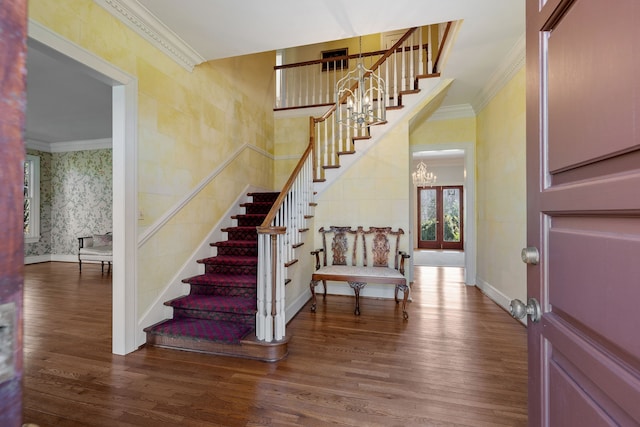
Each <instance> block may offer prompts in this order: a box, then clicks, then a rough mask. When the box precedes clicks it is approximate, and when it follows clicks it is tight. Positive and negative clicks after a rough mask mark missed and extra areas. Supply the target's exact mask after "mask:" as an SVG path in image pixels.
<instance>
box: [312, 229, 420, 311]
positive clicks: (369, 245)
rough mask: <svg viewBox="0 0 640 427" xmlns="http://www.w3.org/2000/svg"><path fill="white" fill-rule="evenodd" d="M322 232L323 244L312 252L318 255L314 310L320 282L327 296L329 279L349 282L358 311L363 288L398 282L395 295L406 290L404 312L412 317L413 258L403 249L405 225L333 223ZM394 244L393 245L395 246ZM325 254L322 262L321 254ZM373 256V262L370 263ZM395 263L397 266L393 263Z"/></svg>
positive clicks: (396, 299)
mask: <svg viewBox="0 0 640 427" xmlns="http://www.w3.org/2000/svg"><path fill="white" fill-rule="evenodd" d="M318 231H319V233H321V234H322V248H320V249H316V250H315V251H313V252H311V255H315V257H316V271H315V272H314V273H313V275H312V276H311V283H310V284H309V287H310V288H311V295H312V298H313V301H312V304H311V311H314V312H315V311H316V307H317V305H316V291H315V288H316V286H318V282H320V281H322V285H323V286H324V297H325V298H326V296H327V280H331V281H338V282H347V283H348V284H349V286H350V287H351V288H352V289H353V291H354V293H355V296H356V308H355V314H356V315H360V290H361V289H362V288H364V287H365V286H366V285H367V284H368V283H376V284H383V285H395V292H394V298H395V301H396V304H397V303H398V302H399V301H398V291H402V292H404V298H403V300H402V316H403V318H404V319H408V318H409V314H408V313H407V298H408V297H409V286H408V285H407V279H406V278H405V276H404V260H405V259H407V258H409V255H407V254H406V253H404V252H401V251H400V250H399V244H400V236H401V235H403V234H404V231H402V229H401V228H399V229H398V231H392V230H391V227H371V228H369V230H367V231H365V230H364V228H363V227H358V228H357V229H356V230H353V229H352V228H351V227H336V226H331V227H329V228H328V229H325V228H324V227H322V228H320V230H318ZM328 239H330V242H329V244H330V249H331V258H330V259H328V257H327V253H328V251H327V244H328V243H327V240H328ZM392 246H393V248H392ZM320 254H322V263H321V257H320ZM369 259H371V261H372V265H369ZM390 264H392V265H393V267H390V266H389V265H390Z"/></svg>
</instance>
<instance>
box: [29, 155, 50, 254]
mask: <svg viewBox="0 0 640 427" xmlns="http://www.w3.org/2000/svg"><path fill="white" fill-rule="evenodd" d="M27 154H30V155H32V156H38V157H40V241H39V242H36V243H25V245H24V256H25V257H27V256H38V255H48V254H50V253H51V200H52V194H51V193H52V191H51V157H52V155H51V153H45V152H43V151H38V150H31V149H27Z"/></svg>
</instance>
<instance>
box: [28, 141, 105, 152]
mask: <svg viewBox="0 0 640 427" xmlns="http://www.w3.org/2000/svg"><path fill="white" fill-rule="evenodd" d="M25 146H26V147H27V148H29V149H31V150H38V151H43V152H45V153H67V152H69V151H85V150H103V149H110V148H112V147H113V143H112V140H111V138H101V139H90V140H84V141H65V142H46V141H39V140H37V139H31V138H27V139H26V141H25Z"/></svg>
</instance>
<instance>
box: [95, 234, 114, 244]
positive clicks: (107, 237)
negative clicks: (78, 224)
mask: <svg viewBox="0 0 640 427" xmlns="http://www.w3.org/2000/svg"><path fill="white" fill-rule="evenodd" d="M112 241H113V235H112V234H94V235H93V246H94V247H96V246H111V242H112Z"/></svg>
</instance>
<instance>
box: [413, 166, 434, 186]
mask: <svg viewBox="0 0 640 427" xmlns="http://www.w3.org/2000/svg"><path fill="white" fill-rule="evenodd" d="M411 177H412V178H413V185H415V186H417V187H426V186H427V185H433V184H435V183H436V179H437V178H438V177H437V176H435V175H434V174H433V172H428V171H427V165H425V164H424V162H422V161H421V162H420V163H418V166H417V167H416V171H415V172H413V173H412V174H411Z"/></svg>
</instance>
